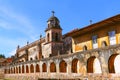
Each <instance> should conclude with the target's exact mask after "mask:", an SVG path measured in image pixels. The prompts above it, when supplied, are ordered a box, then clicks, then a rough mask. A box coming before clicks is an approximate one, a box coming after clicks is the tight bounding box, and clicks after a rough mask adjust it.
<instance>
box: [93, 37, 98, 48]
mask: <svg viewBox="0 0 120 80" xmlns="http://www.w3.org/2000/svg"><path fill="white" fill-rule="evenodd" d="M97 38H98V37H97V35H94V36H92V43H93V48H94V49H95V48H98V44H97Z"/></svg>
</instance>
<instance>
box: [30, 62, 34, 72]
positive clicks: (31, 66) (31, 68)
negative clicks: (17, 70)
mask: <svg viewBox="0 0 120 80" xmlns="http://www.w3.org/2000/svg"><path fill="white" fill-rule="evenodd" d="M30 72H31V73H34V65H33V64H31V65H30Z"/></svg>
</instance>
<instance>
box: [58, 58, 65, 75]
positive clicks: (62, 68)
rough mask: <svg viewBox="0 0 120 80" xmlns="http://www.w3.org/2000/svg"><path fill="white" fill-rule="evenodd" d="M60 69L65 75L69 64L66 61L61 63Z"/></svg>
mask: <svg viewBox="0 0 120 80" xmlns="http://www.w3.org/2000/svg"><path fill="white" fill-rule="evenodd" d="M59 69H60V72H63V73H65V72H67V63H66V62H65V61H64V60H62V61H61V62H60V64H59Z"/></svg>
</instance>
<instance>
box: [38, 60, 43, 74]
mask: <svg viewBox="0 0 120 80" xmlns="http://www.w3.org/2000/svg"><path fill="white" fill-rule="evenodd" d="M42 64H43V63H42V62H41V61H40V63H39V65H40V73H42Z"/></svg>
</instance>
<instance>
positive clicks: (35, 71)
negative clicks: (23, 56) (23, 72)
mask: <svg viewBox="0 0 120 80" xmlns="http://www.w3.org/2000/svg"><path fill="white" fill-rule="evenodd" d="M33 66H34V73H36V64H33Z"/></svg>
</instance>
